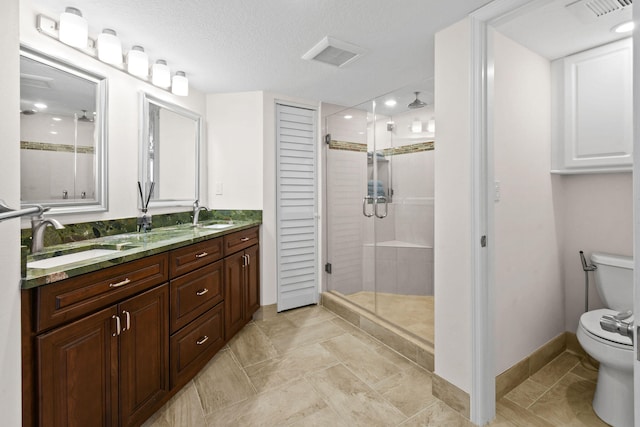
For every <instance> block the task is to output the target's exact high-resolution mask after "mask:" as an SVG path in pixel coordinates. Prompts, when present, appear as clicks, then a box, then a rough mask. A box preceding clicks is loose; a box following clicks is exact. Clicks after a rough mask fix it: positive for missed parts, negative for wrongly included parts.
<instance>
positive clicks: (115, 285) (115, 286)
mask: <svg viewBox="0 0 640 427" xmlns="http://www.w3.org/2000/svg"><path fill="white" fill-rule="evenodd" d="M129 283H131V280H129V278H128V277H127V278H125V279H124V280H123V281H122V282H118V283H109V287H110V288H119V287H120V286H124V285H128V284H129Z"/></svg>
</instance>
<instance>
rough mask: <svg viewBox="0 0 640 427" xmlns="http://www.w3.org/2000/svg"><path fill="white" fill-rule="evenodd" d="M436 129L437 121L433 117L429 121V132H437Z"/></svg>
mask: <svg viewBox="0 0 640 427" xmlns="http://www.w3.org/2000/svg"><path fill="white" fill-rule="evenodd" d="M435 131H436V121H435V120H434V119H431V120H429V121H428V122H427V132H429V133H435Z"/></svg>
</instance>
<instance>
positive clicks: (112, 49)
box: [97, 28, 122, 65]
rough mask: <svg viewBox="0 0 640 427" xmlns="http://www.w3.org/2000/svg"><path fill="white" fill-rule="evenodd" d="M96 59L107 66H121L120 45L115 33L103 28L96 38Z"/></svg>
mask: <svg viewBox="0 0 640 427" xmlns="http://www.w3.org/2000/svg"><path fill="white" fill-rule="evenodd" d="M97 47H98V59H99V60H100V61H102V62H106V63H107V64H113V65H119V64H122V43H121V42H120V39H119V38H118V36H117V35H116V32H115V31H113V30H111V29H109V28H105V29H104V30H102V33H101V34H100V35H99V36H98V45H97Z"/></svg>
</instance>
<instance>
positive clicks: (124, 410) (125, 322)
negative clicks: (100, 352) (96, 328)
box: [118, 285, 169, 426]
mask: <svg viewBox="0 0 640 427" xmlns="http://www.w3.org/2000/svg"><path fill="white" fill-rule="evenodd" d="M167 288H168V286H167V285H162V286H159V287H158V288H155V289H152V290H150V291H147V292H145V293H143V294H141V295H138V296H135V297H133V298H130V299H128V300H125V301H124V302H122V303H120V304H119V305H118V312H119V313H120V319H121V322H122V324H121V332H120V335H119V337H120V420H121V422H120V425H121V426H133V425H140V424H141V423H142V422H143V421H144V420H146V419H147V418H148V417H149V416H150V415H151V414H153V413H154V412H155V410H156V407H157V403H158V402H161V401H162V399H163V398H164V397H165V396H166V395H167V393H169V292H168V289H167Z"/></svg>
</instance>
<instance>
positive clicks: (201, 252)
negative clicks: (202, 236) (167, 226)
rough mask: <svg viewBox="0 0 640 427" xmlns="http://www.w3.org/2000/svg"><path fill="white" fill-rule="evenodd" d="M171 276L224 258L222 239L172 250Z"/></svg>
mask: <svg viewBox="0 0 640 427" xmlns="http://www.w3.org/2000/svg"><path fill="white" fill-rule="evenodd" d="M170 257H171V267H170V274H171V277H177V276H179V275H181V274H184V273H188V272H190V271H193V270H195V269H197V268H200V267H202V266H205V265H207V264H209V263H211V262H213V261H217V260H219V259H220V258H222V239H221V238H217V239H211V240H205V241H204V242H200V243H196V244H195V245H190V246H187V247H184V248H181V249H176V250H173V251H171V255H170Z"/></svg>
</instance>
